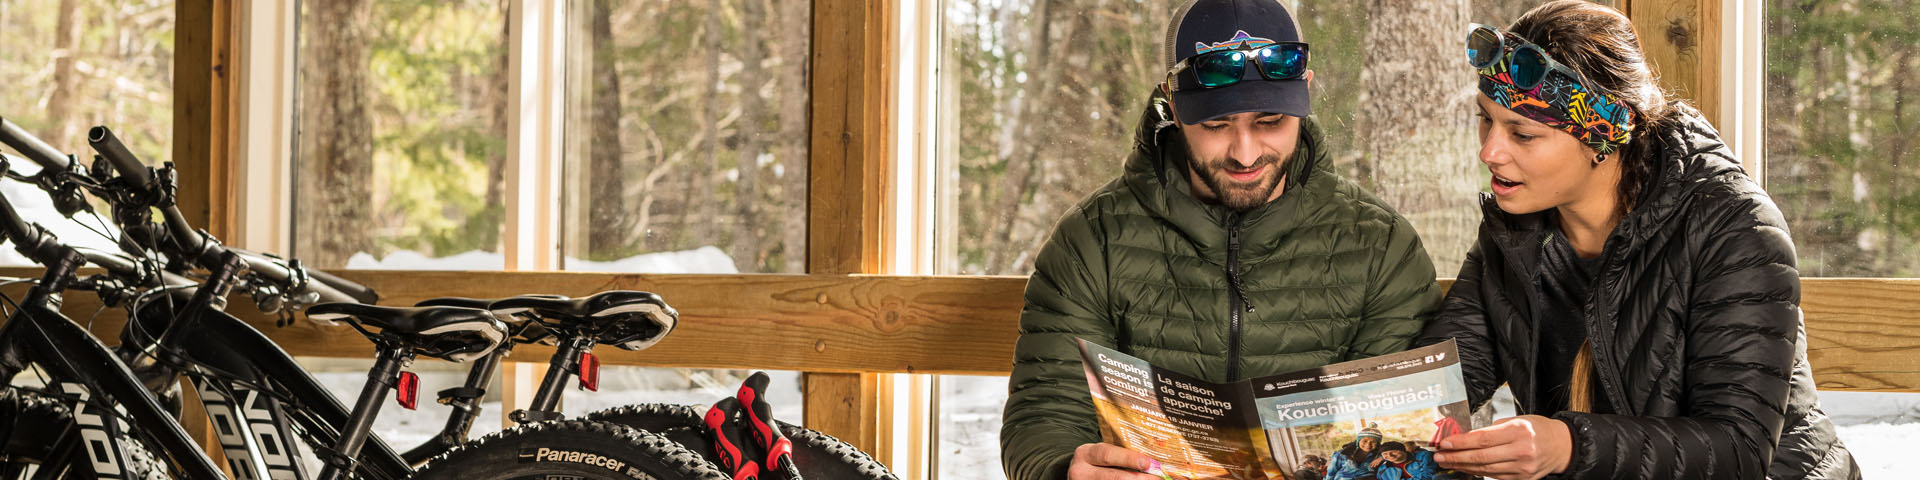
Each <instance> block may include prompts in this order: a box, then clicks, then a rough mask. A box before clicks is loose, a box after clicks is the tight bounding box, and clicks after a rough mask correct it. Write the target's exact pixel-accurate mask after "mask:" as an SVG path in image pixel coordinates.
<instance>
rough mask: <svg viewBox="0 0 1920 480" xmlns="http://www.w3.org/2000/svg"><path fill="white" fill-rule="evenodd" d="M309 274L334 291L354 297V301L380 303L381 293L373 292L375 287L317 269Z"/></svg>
mask: <svg viewBox="0 0 1920 480" xmlns="http://www.w3.org/2000/svg"><path fill="white" fill-rule="evenodd" d="M307 274H308V275H312V276H313V279H314V280H319V281H320V283H325V284H327V286H329V287H333V289H334V290H339V291H340V293H344V294H346V295H347V296H349V297H353V299H354V300H356V301H359V302H360V303H365V304H368V305H372V304H375V303H379V302H380V292H375V291H373V287H368V286H366V285H361V284H359V283H355V282H354V281H352V280H347V279H344V278H340V277H338V276H335V275H334V274H331V273H327V272H323V271H320V270H316V269H308V270H307Z"/></svg>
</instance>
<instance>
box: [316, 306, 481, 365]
mask: <svg viewBox="0 0 1920 480" xmlns="http://www.w3.org/2000/svg"><path fill="white" fill-rule="evenodd" d="M307 316H308V317H312V318H314V319H318V320H327V321H338V320H344V321H347V322H351V323H353V324H354V325H355V326H357V327H360V328H357V330H360V333H361V334H364V335H366V336H367V338H368V339H370V340H373V342H374V343H376V344H379V345H381V346H388V345H397V346H400V347H404V348H407V349H411V350H413V352H414V353H416V354H420V355H426V356H429V357H435V358H441V359H445V360H448V361H453V362H466V361H469V360H473V359H475V358H479V357H480V356H482V355H486V354H487V352H490V351H493V349H494V347H498V346H500V341H501V340H502V339H505V338H506V334H507V326H506V324H504V323H501V322H500V320H499V319H497V318H495V317H494V316H493V313H492V312H488V311H486V310H479V309H473V308H460V307H416V308H407V307H382V306H379V305H367V304H363V303H323V304H319V305H314V306H312V307H309V308H307ZM368 328H374V329H378V331H377V332H376V331H372V330H368Z"/></svg>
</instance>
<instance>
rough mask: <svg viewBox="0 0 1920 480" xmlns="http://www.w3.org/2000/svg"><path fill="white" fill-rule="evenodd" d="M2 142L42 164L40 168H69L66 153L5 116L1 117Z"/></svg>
mask: <svg viewBox="0 0 1920 480" xmlns="http://www.w3.org/2000/svg"><path fill="white" fill-rule="evenodd" d="M0 143H5V144H7V146H9V147H13V149H14V150H19V151H20V154H21V155H26V156H27V159H29V160H33V163H38V164H40V168H51V169H54V170H61V169H65V168H67V156H66V155H63V154H61V153H60V151H59V150H55V149H54V148H53V146H52V145H48V144H47V142H45V141H42V140H40V138H38V137H35V136H33V134H30V133H27V131H26V129H23V128H20V126H19V125H16V124H14V123H13V122H10V121H7V119H5V118H0Z"/></svg>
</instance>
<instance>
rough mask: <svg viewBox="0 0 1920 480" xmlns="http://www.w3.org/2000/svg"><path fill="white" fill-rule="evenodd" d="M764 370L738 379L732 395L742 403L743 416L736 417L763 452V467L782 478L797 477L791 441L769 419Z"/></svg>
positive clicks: (770, 410)
mask: <svg viewBox="0 0 1920 480" xmlns="http://www.w3.org/2000/svg"><path fill="white" fill-rule="evenodd" d="M769 381H770V379H769V378H768V377H767V372H753V375H751V376H748V377H747V381H745V382H741V384H740V391H739V393H737V394H735V395H736V396H737V398H739V399H740V403H741V404H742V405H744V406H745V410H746V415H744V416H742V417H741V418H740V420H741V421H743V422H745V423H746V430H747V433H749V434H752V435H753V441H754V444H755V446H758V447H760V451H762V452H766V458H764V459H762V460H761V461H762V462H764V463H766V469H767V470H771V471H774V472H777V476H782V477H786V478H785V480H801V478H800V469H799V467H796V466H794V464H793V442H792V441H791V440H787V435H786V434H785V433H782V432H780V424H778V423H775V422H774V421H773V405H771V404H768V403H767V383H768V382H769Z"/></svg>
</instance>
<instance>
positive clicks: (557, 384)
mask: <svg viewBox="0 0 1920 480" xmlns="http://www.w3.org/2000/svg"><path fill="white" fill-rule="evenodd" d="M593 345H594V339H593V337H592V336H588V335H577V336H572V337H569V336H565V335H562V336H561V339H560V342H559V344H558V345H556V346H555V347H554V349H553V358H552V359H549V360H548V361H547V375H546V377H545V378H542V379H540V389H539V390H535V391H534V393H533V402H532V403H530V404H528V405H527V409H526V410H520V411H516V412H513V415H512V417H513V421H515V422H519V423H529V422H539V421H546V420H559V419H560V411H559V410H560V394H561V393H562V392H565V391H566V383H567V376H568V375H572V374H573V373H574V369H575V368H579V366H580V354H581V353H584V352H586V351H588V350H591V349H593Z"/></svg>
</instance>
